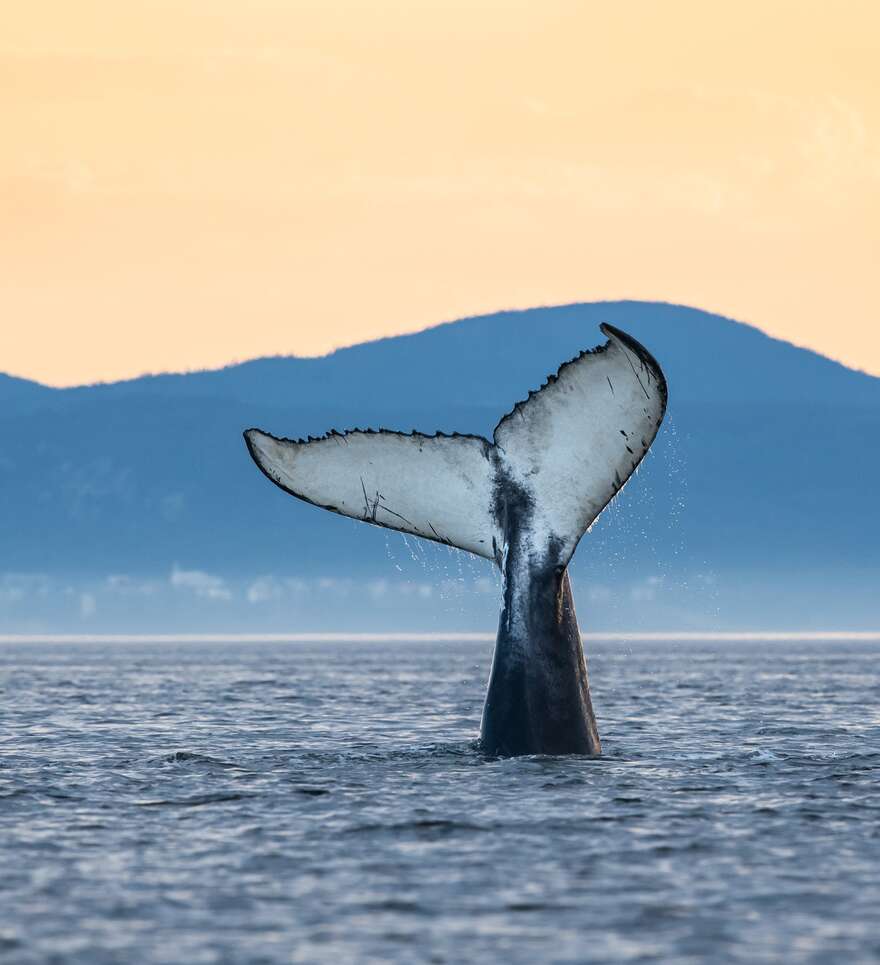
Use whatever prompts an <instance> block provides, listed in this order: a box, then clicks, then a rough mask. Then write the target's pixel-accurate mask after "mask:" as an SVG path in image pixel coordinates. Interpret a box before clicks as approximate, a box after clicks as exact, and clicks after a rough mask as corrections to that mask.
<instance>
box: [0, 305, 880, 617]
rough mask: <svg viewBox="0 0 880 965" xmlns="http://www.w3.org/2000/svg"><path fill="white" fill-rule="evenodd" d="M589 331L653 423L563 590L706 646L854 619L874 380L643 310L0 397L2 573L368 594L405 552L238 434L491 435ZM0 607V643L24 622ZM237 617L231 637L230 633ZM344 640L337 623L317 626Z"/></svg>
mask: <svg viewBox="0 0 880 965" xmlns="http://www.w3.org/2000/svg"><path fill="white" fill-rule="evenodd" d="M602 321H607V322H611V323H612V324H614V325H616V326H618V327H620V328H623V329H624V330H625V331H627V332H630V333H631V334H633V335H634V336H635V337H636V338H638V339H639V340H640V341H642V342H643V343H644V344H645V345H646V346H647V347H648V348H649V349H650V350H651V352H652V353H653V354H654V355H655V356H656V357H657V359H658V360H659V361H660V363H661V365H662V366H663V368H664V370H665V372H666V374H667V378H668V381H669V387H670V406H669V413H668V417H667V422H666V424H665V427H664V429H663V430H662V432H661V435H660V437H659V438H658V440H657V443H656V444H655V447H654V449H653V450H652V452H651V453H650V454H649V457H648V459H647V460H646V461H645V464H644V465H643V467H642V469H641V470H640V472H639V474H638V476H637V477H636V478H634V479H633V480H632V481H631V482H630V484H629V485H628V486H627V488H626V490H625V491H624V493H622V494H621V496H620V497H619V499H618V501H616V503H615V504H614V506H613V507H612V509H611V510H609V511H608V512H607V513H606V514H605V515H603V517H602V518H601V519H600V521H599V523H598V524H597V525H596V527H595V528H594V530H593V532H592V533H591V534H589V535H588V536H587V537H585V539H584V541H583V542H582V545H581V547H580V548H579V550H578V553H577V555H576V564H575V576H576V581H578V580H579V581H580V583H582V584H583V585H584V586H589V585H590V584H591V583H602V584H603V585H605V584H609V585H613V584H614V583H615V581H617V582H620V581H624V582H627V583H628V585H630V584H631V585H633V586H634V585H636V583H637V582H638V581H647V583H645V585H646V586H657V585H658V584H666V585H669V584H672V583H674V584H675V586H676V588H677V589H676V594H675V599H676V601H677V602H676V604H675V607H676V608H677V609H676V610H675V612H678V613H679V616H680V617H681V619H682V620H685V621H686V620H688V619H689V618H690V617H689V616H688V614H689V613H690V611H689V610H688V606H687V600H688V599H695V598H696V597H699V599H700V600H701V601H702V604H701V608H700V607H698V608H697V609H699V611H700V614H701V615H700V617H699V619H698V621H697V622H700V623H701V625H702V624H705V623H706V621H707V619H710V618H711V614H710V613H709V610H711V609H712V606H709V608H708V609H707V607H706V605H703V604H705V603H706V600H709V602H710V603H711V602H712V600H713V599H716V600H717V601H718V609H719V610H725V609H726V613H722V614H721V616H719V620H720V621H721V623H723V624H724V625H734V624H735V625H750V624H751V625H755V624H756V623H760V622H763V623H765V624H766V623H768V621H769V622H771V623H773V622H775V623H785V624H787V625H795V624H797V625H801V626H803V625H806V624H810V625H812V624H813V623H816V622H817V621H818V622H820V623H821V622H822V621H823V620H824V621H825V622H826V623H828V622H830V621H832V620H833V621H834V622H835V623H836V624H837V625H862V623H864V622H865V621H870V610H871V608H870V600H869V599H868V597H869V595H870V594H869V593H868V590H867V588H868V587H869V586H870V585H871V583H872V581H876V578H877V575H878V560H880V555H878V542H880V540H878V538H880V514H878V513H876V511H875V510H874V508H873V501H874V491H875V488H876V483H875V480H876V479H877V478H878V470H880V447H878V445H877V442H876V440H877V439H878V434H880V379H877V378H873V377H871V376H868V375H865V374H863V373H859V372H855V371H853V370H850V369H847V368H845V367H844V366H842V365H839V364H837V363H835V362H832V361H830V360H829V359H827V358H824V357H823V356H821V355H818V354H816V353H814V352H811V351H807V350H805V349H800V348H796V347H794V346H792V345H790V344H788V343H785V342H781V341H778V340H775V339H772V338H769V337H768V336H766V335H764V334H762V333H761V332H759V331H758V330H756V329H754V328H751V327H749V326H748V325H744V324H741V323H738V322H735V321H732V320H730V319H727V318H722V317H720V316H717V315H712V314H709V313H706V312H701V311H697V310H695V309H691V308H684V307H681V306H675V305H667V304H655V303H644V302H604V303H593V304H582V305H570V306H563V307H554V308H537V309H532V310H529V311H522V312H502V313H498V314H495V315H488V316H482V317H478V318H469V319H463V320H461V321H456V322H452V323H449V324H445V325H440V326H437V327H435V328H431V329H428V330H426V331H423V332H419V333H417V334H414V335H406V336H400V337H395V338H387V339H382V340H379V341H375V342H369V343H365V344H362V345H356V346H353V347H351V348H346V349H342V350H339V351H337V352H334V353H332V354H331V355H328V356H326V357H323V358H318V359H302V358H293V357H277V358H264V359H257V360H254V361H251V362H246V363H243V364H240V365H234V366H230V367H228V368H225V369H221V370H218V371H210V372H193V373H188V374H182V375H157V376H145V377H143V378H139V379H133V380H130V381H125V382H118V383H112V384H100V385H94V386H84V387H78V388H72V389H64V390H59V389H50V388H47V387H45V386H40V385H37V384H36V383H33V382H28V381H26V380H21V379H13V378H10V377H8V376H0V402H2V417H0V439H2V443H3V444H2V449H0V480H2V483H0V488H2V492H3V494H4V499H3V500H2V504H0V546H2V550H0V553H2V556H0V573H2V572H5V573H7V574H9V573H13V574H42V575H43V576H46V575H48V576H49V577H50V578H52V579H55V580H56V581H63V580H64V579H69V580H71V581H73V584H72V585H74V584H75V586H77V587H79V586H81V585H84V584H85V583H86V582H88V581H93V582H95V581H100V580H104V579H106V578H107V577H108V576H110V575H113V574H116V575H118V574H125V575H126V578H129V577H131V578H132V579H134V578H135V577H136V578H138V579H146V578H148V577H150V575H151V574H167V573H168V572H169V571H170V570H171V568H172V567H173V566H177V567H178V568H180V569H181V570H182V571H185V572H191V571H193V572H195V571H198V572H200V573H211V574H218V575H219V576H221V577H222V578H223V579H225V580H227V581H231V582H230V585H232V584H233V583H234V581H241V583H242V585H244V582H246V581H247V580H249V579H251V578H252V577H255V576H257V575H259V574H283V575H284V576H285V577H286V578H291V579H293V578H300V577H302V578H307V579H317V578H326V579H334V580H339V579H341V578H343V577H344V578H347V579H351V580H353V581H358V580H369V579H381V578H383V575H384V576H387V575H388V573H389V567H391V568H392V569H394V571H395V573H397V574H398V575H399V574H400V572H404V576H403V577H401V578H411V577H412V569H411V561H410V560H409V558H408V557H409V554H408V552H401V551H400V546H401V545H402V544H400V543H397V542H393V543H391V544H389V539H392V540H399V539H401V538H400V537H396V536H394V537H389V535H388V534H386V533H385V532H383V531H379V530H375V529H373V528H370V527H365V526H362V525H360V524H357V523H354V522H352V521H350V520H345V519H342V518H339V517H335V516H331V515H329V514H326V513H322V512H321V511H319V510H317V509H315V508H313V507H311V506H307V505H305V504H302V503H299V502H298V501H295V500H292V499H290V497H288V496H285V495H284V494H283V493H281V492H280V491H279V490H276V489H275V488H274V487H271V486H269V485H268V484H267V483H266V481H265V479H264V478H263V477H262V476H261V475H260V473H259V472H258V471H257V470H256V469H255V467H254V466H253V465H252V464H251V462H250V460H249V458H248V456H247V453H246V451H245V448H244V445H243V443H242V440H241V432H242V430H243V429H245V428H247V427H249V426H252V425H258V426H261V427H263V428H266V429H268V430H270V431H272V432H274V433H275V434H279V435H286V436H289V437H305V436H307V435H310V434H311V435H319V434H322V433H323V432H324V431H326V430H327V429H329V428H331V427H333V428H338V429H345V428H352V427H356V426H358V427H378V426H380V425H381V426H385V427H387V428H392V429H401V430H405V431H408V430H410V429H412V428H417V429H420V430H422V431H427V432H432V431H434V430H443V431H445V432H452V431H460V432H479V433H483V434H485V435H490V434H491V431H492V428H493V426H494V424H495V423H496V422H497V420H498V418H499V417H500V416H501V415H502V414H503V413H504V412H506V411H508V410H509V409H510V408H511V407H512V405H513V403H514V402H515V401H516V400H518V399H521V398H524V397H525V395H526V394H527V393H528V391H529V390H530V389H534V388H537V387H538V386H540V385H541V384H542V383H543V382H544V381H545V379H546V377H547V375H548V374H549V373H551V372H555V371H556V369H557V368H558V366H559V364H560V363H561V362H563V361H565V360H567V359H569V358H571V357H572V356H574V355H575V354H577V353H578V352H579V351H580V350H582V349H584V348H589V347H592V346H594V345H596V344H598V343H599V342H601V341H602V336H601V335H600V333H599V331H598V324H599V322H602ZM584 418H589V413H585V414H584ZM389 545H390V546H391V550H390V552H391V554H392V556H393V557H394V559H393V560H392V561H391V562H389V559H388V556H389ZM443 552H446V551H445V550H443ZM401 557H402V559H401ZM398 567H399V568H400V569H397V568H398ZM408 568H409V569H408ZM435 576H436V574H430V573H429V574H427V575H424V574H423V576H422V579H425V580H426V581H427V582H431V580H432V578H433V577H435ZM652 580H653V581H654V582H653V583H651V582H650V581H652ZM700 580H702V583H700V584H699V586H698V585H697V584H698V581H700ZM633 581H635V582H633ZM53 585H54V584H53ZM58 585H61V584H60V583H59V584H58ZM95 585H97V583H95ZM710 587H715V588H716V589H707V588H710ZM0 588H2V584H0ZM77 592H78V591H77ZM652 593H653V591H651V592H650V593H649V592H646V593H645V594H643V598H642V600H641V603H640V602H639V597H638V594H637V593H636V594H634V595H631V596H630V597H628V600H630V603H629V604H626V606H630V605H631V611H632V612H629V613H627V612H621V614H620V620H621V622H622V623H624V624H626V623H627V622H629V624H631V625H636V624H637V623H640V622H644V620H643V617H644V614H645V613H648V614H649V615H650V613H651V612H654V613H655V615H656V613H658V612H660V611H658V610H657V609H656V607H655V608H654V610H653V611H652V607H653V606H654V604H653V603H652V600H654V601H656V599H657V594H653V596H652ZM713 594H714V596H713ZM820 597H821V599H820ZM799 601H800V602H799ZM804 601H806V603H805V602H804ZM599 602H601V601H599ZM807 604H809V606H808V609H807V610H804V606H805V605H807ZM144 605H146V604H144ZM230 606H231V604H230ZM280 606H281V605H280V604H279V607H280ZM493 606H494V603H493ZM2 607H3V604H2V593H0V631H2V630H3V627H4V623H5V625H6V626H9V627H12V626H14V627H20V626H24V625H25V624H24V623H23V622H22V620H23V617H22V616H21V614H20V613H19V614H18V615H17V616H16V615H14V614H13V615H10V613H11V611H10V610H8V608H7V610H8V612H6V613H5V616H4V610H3V609H2ZM620 607H622V608H624V609H625V605H624V604H621V605H620ZM740 607H742V608H743V609H742V612H740V611H739V609H738V608H740ZM810 607H811V609H810ZM423 608H424V606H423ZM491 610H492V607H487V609H486V612H490V611H491ZM734 611H736V612H734ZM792 611H797V612H792ZM138 612H139V613H140V612H141V611H138ZM250 612H251V611H246V608H245V610H243V611H242V614H241V616H240V618H239V616H238V615H236V616H235V618H234V619H233V621H232V622H234V623H235V626H236V628H240V627H241V625H242V624H243V623H246V622H247V621H248V620H250V619H251V617H250V616H249V615H248V614H249V613H250ZM418 612H420V611H419V609H418V608H416V609H413V610H412V612H411V613H410V614H409V616H408V617H407V619H406V621H405V622H406V624H407V625H408V626H413V619H412V617H413V615H414V614H416V615H417V614H418ZM675 612H672V611H669V610H665V611H663V614H664V616H663V619H664V620H665V621H666V622H670V621H671V620H674V619H675ZM236 613H238V611H236ZM282 615H283V608H282V609H279V610H278V611H277V612H276V613H275V616H274V617H273V618H272V619H280V618H281V617H282ZM472 615H473V614H472V613H471V612H467V613H466V614H465V617H466V618H468V619H469V618H471V617H472ZM117 616H118V615H117ZM177 617H178V618H179V617H180V613H178V614H177ZM446 617H449V614H448V613H447V614H446ZM465 617H463V618H462V619H464V618H465ZM198 618H199V615H198V613H196V614H195V615H194V616H193V618H192V619H193V620H194V621H196V622H197V620H198ZM388 618H390V617H389V613H387V612H386V613H384V615H383V616H382V619H385V620H386V622H387V619H388ZM119 619H121V617H119V618H118V619H117V623H118V622H119ZM187 619H189V618H187ZM261 619H263V617H261ZM310 619H311V618H310ZM441 619H442V615H441ZM357 620H358V615H357V614H354V615H351V616H349V615H345V616H344V617H343V616H341V615H339V614H337V620H336V625H342V624H346V625H352V626H354V625H358V624H357ZM312 622H314V621H312ZM330 622H331V623H332V622H333V621H332V620H331V621H330ZM447 622H448V621H447ZM453 622H454V621H453ZM655 622H656V621H655ZM28 625H30V624H28ZM151 625H152V624H151Z"/></svg>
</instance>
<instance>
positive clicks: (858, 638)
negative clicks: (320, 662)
mask: <svg viewBox="0 0 880 965" xmlns="http://www.w3.org/2000/svg"><path fill="white" fill-rule="evenodd" d="M493 640H495V634H494V633H488V632H480V631H474V632H452V631H450V632H434V633H430V632H429V633H424V632H422V633H419V632H412V633H405V632H393V633H374V632H368V633H355V632H351V633H348V632H344V631H341V632H331V631H315V632H313V633H308V632H307V633H0V644H16V643H488V642H491V641H493ZM581 640H582V641H584V642H597V643H652V642H654V643H688V642H701V641H705V642H715V643H725V642H728V643H774V642H779V643H789V642H801V643H809V642H869V643H880V630H720V631H712V630H706V631H699V630H684V631H680V632H675V631H669V630H660V631H647V632H645V631H633V632H631V633H627V632H622V631H616V632H607V633H602V632H595V633H582V634H581Z"/></svg>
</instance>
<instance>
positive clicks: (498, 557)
mask: <svg viewBox="0 0 880 965" xmlns="http://www.w3.org/2000/svg"><path fill="white" fill-rule="evenodd" d="M600 328H601V330H602V332H603V334H605V335H606V336H607V337H608V341H607V342H606V343H605V344H604V345H601V346H599V347H598V348H595V349H592V350H588V351H585V352H582V353H581V354H580V355H579V356H577V358H574V359H572V360H571V361H569V362H566V363H564V364H563V365H562V366H561V367H560V369H559V371H558V372H557V373H556V375H551V376H550V377H549V379H548V381H547V382H546V383H545V385H544V386H543V387H542V388H541V389H539V390H537V391H534V392H531V393H530V394H529V397H528V398H527V399H526V400H524V401H522V402H518V403H517V404H516V405H515V406H514V407H513V409H512V411H511V412H509V413H508V414H507V415H505V416H504V417H503V418H502V419H501V421H500V422H499V423H498V425H497V426H496V427H495V431H494V434H493V439H492V441H491V442H490V441H489V440H488V439H484V438H483V437H481V436H472V435H458V434H456V435H443V434H437V435H431V436H429V435H422V434H420V433H418V432H414V433H411V434H404V433H399V432H389V431H387V430H384V429H381V430H379V431H376V432H374V431H371V430H367V431H363V430H353V431H349V432H343V433H339V432H335V431H333V432H330V433H329V434H327V435H325V436H322V437H320V438H318V439H307V440H291V439H279V438H276V437H275V436H272V435H270V434H268V433H266V432H263V431H261V430H259V429H249V430H247V432H245V440H246V442H247V445H248V449H249V451H250V454H251V456H252V457H253V459H254V461H255V462H256V463H257V465H258V466H259V467H260V469H261V470H262V471H263V473H265V475H266V476H267V477H268V478H269V479H270V480H271V481H272V482H274V483H275V484H276V485H278V486H280V487H281V488H282V489H284V490H285V491H286V492H288V493H290V494H291V495H293V496H297V497H298V498H300V499H303V500H306V501H307V502H310V503H313V504H315V505H317V506H320V507H322V508H324V509H329V510H331V511H332V512H336V513H341V514H342V515H344V516H350V517H352V518H354V519H360V520H363V521H364V522H367V523H373V524H375V525H378V526H384V527H387V528H388V529H395V530H400V531H401V532H404V533H410V534H412V535H415V536H421V537H424V538H425V539H430V540H435V541H437V542H441V543H445V544H447V545H451V546H457V547H459V548H460V549H463V550H467V551H469V552H471V553H475V554H477V555H479V556H484V557H487V558H489V559H494V560H495V561H496V563H497V564H498V566H499V567H500V568H501V570H502V574H503V577H504V608H503V610H502V614H501V623H500V625H499V635H498V643H497V644H496V649H495V657H494V660H493V670H492V677H491V679H490V684H489V693H488V696H487V700H486V706H485V708H484V714H483V726H482V739H483V743H484V746H485V747H486V749H487V750H489V751H490V752H491V753H502V754H518V753H568V752H580V753H596V752H598V750H599V740H598V735H597V734H596V727H595V720H594V719H593V712H592V707H591V706H590V697H589V686H588V683H587V675H586V667H585V664H584V658H583V650H582V647H581V643H580V634H579V631H578V628H577V620H576V618H575V615H574V604H573V601H572V598H571V589H570V585H569V581H568V575H567V571H566V567H567V565H568V562H569V560H570V559H571V556H572V554H573V553H574V551H575V548H576V547H577V544H578V541H579V540H580V538H581V536H582V535H583V533H584V532H585V531H586V530H587V529H588V528H589V526H590V525H591V524H592V523H593V522H594V521H595V519H596V518H597V517H598V516H599V514H600V513H601V512H602V510H603V509H604V508H605V506H607V505H608V503H609V502H610V501H611V499H612V498H613V497H614V495H615V494H616V493H617V492H618V491H619V490H620V489H621V488H622V487H623V485H624V483H626V481H627V479H628V478H629V477H630V475H631V474H632V472H633V471H634V470H635V468H636V467H637V466H638V464H639V462H640V461H641V460H642V458H643V457H644V455H645V453H646V452H647V451H648V448H649V447H650V445H651V443H652V442H653V440H654V437H655V436H656V434H657V430H658V428H659V426H660V423H661V421H662V419H663V415H664V412H665V409H666V398H667V390H666V381H665V379H664V377H663V373H662V371H661V369H660V366H659V365H658V364H657V362H656V361H655V360H654V358H653V357H652V356H651V355H650V354H649V353H648V352H647V350H646V349H644V348H643V347H642V346H641V345H640V344H639V343H638V342H636V341H635V339H633V338H631V337H630V336H628V335H626V334H625V333H624V332H621V331H619V330H618V329H616V328H613V327H612V326H611V325H602V326H600Z"/></svg>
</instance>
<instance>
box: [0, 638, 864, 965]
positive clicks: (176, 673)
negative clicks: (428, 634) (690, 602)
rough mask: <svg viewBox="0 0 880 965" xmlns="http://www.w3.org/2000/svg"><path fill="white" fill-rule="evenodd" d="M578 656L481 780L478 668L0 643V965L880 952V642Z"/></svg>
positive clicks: (736, 958) (432, 656) (354, 656)
mask: <svg viewBox="0 0 880 965" xmlns="http://www.w3.org/2000/svg"><path fill="white" fill-rule="evenodd" d="M588 651H589V659H590V672H591V678H592V683H593V694H594V701H595V704H596V709H597V713H598V717H599V725H600V732H601V734H602V737H603V741H604V755H603V756H602V757H601V758H600V759H596V760H590V759H583V758H521V759H517V760H488V759H485V758H484V757H483V756H482V755H481V754H480V753H479V751H478V750H477V749H476V748H475V746H474V738H475V736H476V733H477V729H478V726H479V716H480V711H481V707H482V699H483V693H484V689H485V684H486V677H487V674H488V669H489V660H490V655H491V647H490V645H485V644H474V643H457V644H449V643H422V642H419V643H403V642H393V643H392V642H385V643H370V644H327V643H323V644H273V645H265V644H260V645H255V644H239V645H225V644H224V645H218V644H208V643H202V644H199V643H189V644H186V645H173V644H168V643H162V644H150V645H147V644H137V645H135V644H130V645H121V644H117V645H109V644H106V643H82V644H64V645H49V644H40V645H38V644H27V645H23V644H22V645H19V644H15V645H11V644H8V645H4V646H2V647H0V687H2V728H0V961H8V962H15V963H22V965H25V963H37V962H40V963H42V962H57V963H64V965H67V963H88V965H101V963H117V962H118V963H126V965H134V963H160V962H161V963H174V965H182V963H185V965H198V963H220V962H232V963H257V962H260V963H280V962H333V963H338V962H450V963H457V962H463V961H499V962H529V963H531V962H538V961H541V962H545V961H546V962H569V961H570V962H653V961H662V962H707V961H709V962H727V961H730V962H749V963H752V962H787V963H790V962H834V963H840V962H848V963H849V962H876V961H877V960H878V959H880V645H878V644H876V643H875V644H871V643H841V642H834V643H821V642H815V643H804V642H798V643H779V642H775V643H751V644H742V643H739V644H731V643H709V642H706V643H700V642H688V643H678V644H676V643H650V644H648V643H638V644H632V645H627V644H625V643H606V644H595V643H594V644H590V645H589V647H588Z"/></svg>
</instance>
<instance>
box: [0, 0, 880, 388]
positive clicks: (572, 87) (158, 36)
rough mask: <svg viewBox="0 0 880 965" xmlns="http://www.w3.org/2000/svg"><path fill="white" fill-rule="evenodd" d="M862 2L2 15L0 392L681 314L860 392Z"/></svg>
mask: <svg viewBox="0 0 880 965" xmlns="http://www.w3.org/2000/svg"><path fill="white" fill-rule="evenodd" d="M878 31H880V5H878V4H876V3H874V2H870V0H848V2H846V3H843V4H837V5H834V4H819V3H809V4H807V3H803V2H802V0H774V2H773V3H769V4H768V3H766V2H760V0H743V2H741V3H737V4H717V3H716V4H707V3H705V2H697V0H669V2H665V3H657V2H649V0H641V2H638V0H637V2H632V3H626V4H610V3H604V4H600V3H573V2H563V0H549V2H545V3H535V2H531V3H527V2H517V0H513V2H508V3H500V2H497V0H469V2H468V3H464V2H463V0H444V2H442V3H441V2H438V0H430V2H428V0H413V2H410V3H391V2H387V0H375V2H370V3H366V2H363V0H336V2H314V0H311V2H302V0H301V2H291V3H279V2H277V0H254V2H250V3H242V2H235V3H233V2H232V0H210V2H209V0H174V2H171V0H154V2H151V3H123V4H119V3H111V2H110V0H79V2H77V3H67V4H64V3H50V2H48V0H33V2H30V3H19V4H15V3H8V4H5V5H4V9H3V11H2V13H0V79H2V83H0V114H2V117H3V151H2V152H0V213H2V217H0V263H2V283H0V318H2V326H0V369H2V370H3V371H7V372H11V373H13V374H16V375H22V376H27V377H29V378H35V379H39V380H42V381H45V382H48V383H50V384H53V385H70V384H75V383H82V382H90V381H94V380H102V379H103V380H110V379H116V378H121V377H129V376H134V375H138V374H140V373H143V372H147V371H168V370H182V369H191V368H202V367H212V366H217V365H222V364H226V363H229V362H231V361H234V360H238V359H243V358H250V357H253V356H259V355H268V354H278V353H298V354H320V353H323V352H326V351H328V350H330V349H332V348H334V347H337V346H340V345H346V344H353V343H356V342H360V341H362V340H364V339H368V338H375V337H379V336H383V335H389V334H394V333H401V332H407V331H414V330H418V329H421V328H424V327H426V326H427V325H430V324H432V323H436V322H438V321H442V320H446V319H450V318H455V317H458V316H462V315H466V314H473V313H478V312H487V311H494V310H498V309H503V308H509V307H527V306H532V305H546V304H551V303H561V302H572V301H579V300H596V299H606V298H622V297H624V298H642V299H652V300H666V301H671V302H677V303H683V304H689V305H698V306H700V307H702V308H706V309H709V310H712V311H718V312H722V313H724V314H726V315H732V316H735V317H738V318H741V319H744V320H746V321H749V322H753V323H755V324H758V325H760V326H761V327H762V328H763V329H764V330H765V331H767V332H769V333H771V334H773V335H776V336H778V337H781V338H785V339H788V340H790V341H792V342H794V343H796V344H800V345H804V346H809V347H812V348H814V349H816V350H818V351H821V352H823V353H824V354H826V355H828V356H830V357H832V358H836V359H839V360H842V361H844V362H846V363H847V364H849V365H851V366H854V367H857V368H863V369H865V370H868V371H871V372H874V373H880V327H878V325H877V319H878V317H880V286H877V285H876V283H875V276H876V269H877V252H878V250H880V143H878V110H880V75H878V59H877V52H876V41H877V36H878Z"/></svg>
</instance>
